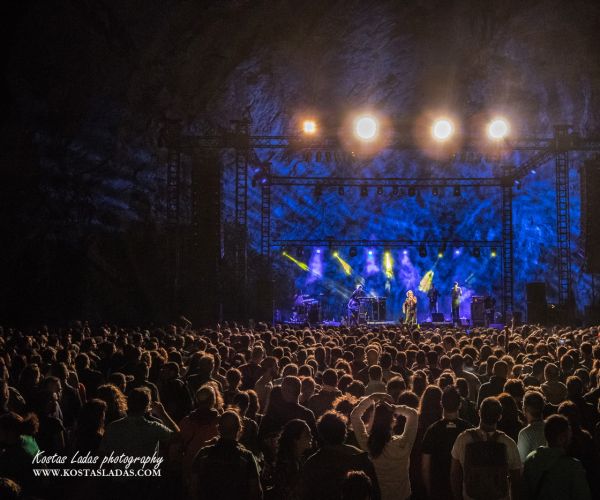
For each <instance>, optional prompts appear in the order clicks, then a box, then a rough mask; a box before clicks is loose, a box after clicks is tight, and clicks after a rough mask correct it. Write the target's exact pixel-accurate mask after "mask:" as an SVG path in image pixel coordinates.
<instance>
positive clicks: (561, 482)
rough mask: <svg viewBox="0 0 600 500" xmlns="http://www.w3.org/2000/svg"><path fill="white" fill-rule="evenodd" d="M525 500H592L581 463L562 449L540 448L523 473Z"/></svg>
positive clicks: (531, 457) (527, 462)
mask: <svg viewBox="0 0 600 500" xmlns="http://www.w3.org/2000/svg"><path fill="white" fill-rule="evenodd" d="M523 498H524V499H525V500H528V499H529V500H537V499H542V498H543V499H544V500H555V499H556V500H588V499H591V498H592V497H591V494H590V488H589V486H588V483H587V480H586V478H585V470H584V469H583V466H582V465H581V462H580V461H579V460H577V459H575V458H571V457H569V456H567V455H566V454H565V451H564V450H563V449H562V448H550V447H548V446H540V447H539V448H538V449H537V450H535V451H532V452H531V453H530V454H529V456H528V457H527V460H525V467H524V470H523Z"/></svg>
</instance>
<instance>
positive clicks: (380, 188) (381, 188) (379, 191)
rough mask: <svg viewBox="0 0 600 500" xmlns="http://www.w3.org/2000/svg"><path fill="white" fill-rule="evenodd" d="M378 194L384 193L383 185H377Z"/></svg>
mask: <svg viewBox="0 0 600 500" xmlns="http://www.w3.org/2000/svg"><path fill="white" fill-rule="evenodd" d="M377 194H379V195H382V194H383V187H381V186H377Z"/></svg>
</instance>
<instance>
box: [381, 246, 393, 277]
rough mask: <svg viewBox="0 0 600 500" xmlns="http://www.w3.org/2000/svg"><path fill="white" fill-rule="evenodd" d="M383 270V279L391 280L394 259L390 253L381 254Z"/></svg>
mask: <svg viewBox="0 0 600 500" xmlns="http://www.w3.org/2000/svg"><path fill="white" fill-rule="evenodd" d="M383 269H384V270H385V277H386V278H387V279H390V280H391V279H392V278H393V277H394V259H393V258H392V254H391V253H390V252H385V253H384V254H383Z"/></svg>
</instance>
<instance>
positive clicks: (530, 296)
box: [526, 282, 546, 304]
mask: <svg viewBox="0 0 600 500" xmlns="http://www.w3.org/2000/svg"><path fill="white" fill-rule="evenodd" d="M526 291H527V302H528V303H529V302H532V303H536V304H542V303H543V304H545V303H546V283H542V282H533V283H527V285H526Z"/></svg>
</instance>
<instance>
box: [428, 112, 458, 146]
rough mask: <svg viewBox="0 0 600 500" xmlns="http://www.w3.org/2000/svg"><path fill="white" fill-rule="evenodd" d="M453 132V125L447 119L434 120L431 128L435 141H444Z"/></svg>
mask: <svg viewBox="0 0 600 500" xmlns="http://www.w3.org/2000/svg"><path fill="white" fill-rule="evenodd" d="M453 132H454V125H452V122H451V121H450V120H447V119H445V118H444V119H441V120H436V121H435V122H434V124H433V127H432V128H431V133H432V134H433V138H434V139H435V140H437V141H446V140H448V139H449V138H450V136H451V135H452V133H453Z"/></svg>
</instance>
